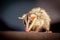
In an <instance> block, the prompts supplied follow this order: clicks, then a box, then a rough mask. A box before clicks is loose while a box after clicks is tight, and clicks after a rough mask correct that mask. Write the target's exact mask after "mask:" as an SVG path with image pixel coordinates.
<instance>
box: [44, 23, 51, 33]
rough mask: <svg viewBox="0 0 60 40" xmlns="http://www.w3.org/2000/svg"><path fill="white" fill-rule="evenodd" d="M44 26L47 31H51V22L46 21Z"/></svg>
mask: <svg viewBox="0 0 60 40" xmlns="http://www.w3.org/2000/svg"><path fill="white" fill-rule="evenodd" d="M44 28H45V29H46V32H48V33H51V31H50V22H46V23H45V25H44Z"/></svg>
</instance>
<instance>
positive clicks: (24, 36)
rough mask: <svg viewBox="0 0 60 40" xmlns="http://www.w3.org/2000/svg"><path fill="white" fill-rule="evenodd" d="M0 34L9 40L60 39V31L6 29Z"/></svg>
mask: <svg viewBox="0 0 60 40" xmlns="http://www.w3.org/2000/svg"><path fill="white" fill-rule="evenodd" d="M0 34H1V35H2V36H3V37H4V38H5V39H8V40H9V39H10V40H11V39H15V40H17V39H18V40H60V33H44V32H17V31H5V32H1V33H0Z"/></svg>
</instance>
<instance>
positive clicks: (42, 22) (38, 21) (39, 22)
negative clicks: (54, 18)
mask: <svg viewBox="0 0 60 40" xmlns="http://www.w3.org/2000/svg"><path fill="white" fill-rule="evenodd" d="M25 15H26V17H24V18H25V19H24V21H25V23H26V24H25V26H26V28H27V29H26V30H27V32H30V31H35V32H39V31H40V30H41V29H42V28H43V29H45V30H46V32H50V22H51V19H50V16H49V15H48V14H47V12H46V11H45V10H44V9H41V8H40V7H37V8H33V9H32V10H31V11H29V12H28V13H27V14H25ZM31 15H35V18H34V17H33V19H32V18H31ZM23 16H24V15H23Z"/></svg>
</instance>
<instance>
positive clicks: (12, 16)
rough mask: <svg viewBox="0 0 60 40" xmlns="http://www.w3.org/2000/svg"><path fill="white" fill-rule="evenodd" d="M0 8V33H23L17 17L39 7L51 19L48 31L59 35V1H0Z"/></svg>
mask: <svg viewBox="0 0 60 40" xmlns="http://www.w3.org/2000/svg"><path fill="white" fill-rule="evenodd" d="M0 6H1V7H0V12H1V13H0V31H25V27H24V24H23V21H22V20H19V19H18V17H19V16H22V15H23V14H25V13H26V12H29V11H30V10H31V9H32V8H34V7H41V8H44V9H45V10H46V12H47V13H48V15H50V17H51V27H50V30H51V31H52V32H56V33H57V32H58V33H60V0H19V1H18V0H5V1H3V0H2V1H1V5H0Z"/></svg>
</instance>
